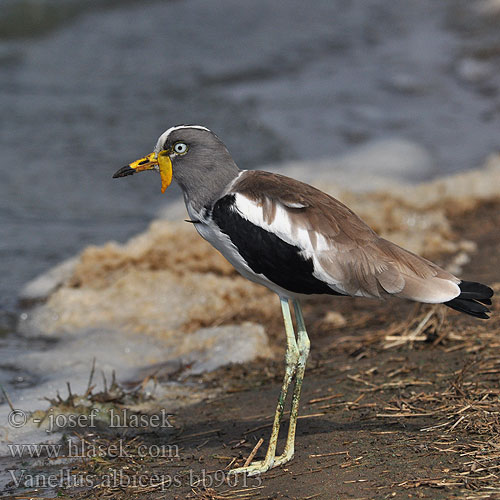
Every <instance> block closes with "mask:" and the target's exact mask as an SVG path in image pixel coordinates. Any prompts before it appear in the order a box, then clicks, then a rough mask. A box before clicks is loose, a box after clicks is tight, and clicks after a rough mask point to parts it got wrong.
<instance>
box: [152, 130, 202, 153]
mask: <svg viewBox="0 0 500 500" xmlns="http://www.w3.org/2000/svg"><path fill="white" fill-rule="evenodd" d="M185 128H194V129H197V130H205V131H206V132H210V129H208V128H207V127H203V126H201V125H177V126H175V127H170V128H169V129H168V130H165V132H163V134H161V135H160V137H159V138H158V141H157V142H156V146H155V149H154V152H155V153H158V152H160V151H161V148H162V146H163V144H165V141H166V140H167V137H168V136H169V135H170V134H171V133H172V132H174V131H175V130H181V129H185Z"/></svg>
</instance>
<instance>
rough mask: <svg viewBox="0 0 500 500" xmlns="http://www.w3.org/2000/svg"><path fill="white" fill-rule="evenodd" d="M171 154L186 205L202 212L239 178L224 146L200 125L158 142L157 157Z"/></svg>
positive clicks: (168, 133) (176, 129) (179, 129)
mask: <svg viewBox="0 0 500 500" xmlns="http://www.w3.org/2000/svg"><path fill="white" fill-rule="evenodd" d="M162 152H168V155H169V157H170V160H171V162H172V177H173V179H174V180H175V181H176V182H177V183H178V184H179V186H180V187H181V189H182V192H183V194H184V199H185V201H186V204H187V203H190V204H191V206H192V207H193V208H194V209H195V210H196V211H199V210H201V209H202V208H203V207H205V206H207V207H208V206H212V205H213V203H214V202H215V201H216V200H217V199H218V198H219V196H220V195H221V194H222V193H223V192H224V189H225V188H226V187H227V186H228V185H229V184H230V183H231V182H232V181H233V180H234V179H235V178H236V177H237V176H238V174H239V172H240V170H239V169H238V167H237V166H236V164H235V163H234V160H233V159H232V157H231V155H230V154H229V151H228V150H227V148H226V146H225V145H224V143H223V142H222V141H221V140H220V139H219V138H218V137H217V136H216V135H215V134H214V133H213V132H212V131H211V130H209V129H207V128H205V127H202V126H200V125H178V126H176V127H172V128H170V129H168V130H167V131H165V132H164V133H163V134H162V135H161V136H160V137H159V139H158V142H157V143H156V147H155V149H154V153H155V155H160V154H161V153H162Z"/></svg>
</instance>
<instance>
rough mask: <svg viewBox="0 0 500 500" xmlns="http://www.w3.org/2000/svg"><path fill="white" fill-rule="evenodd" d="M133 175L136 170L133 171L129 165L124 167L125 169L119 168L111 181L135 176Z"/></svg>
mask: <svg viewBox="0 0 500 500" xmlns="http://www.w3.org/2000/svg"><path fill="white" fill-rule="evenodd" d="M135 173H136V170H134V169H133V168H132V167H130V166H129V165H126V166H125V167H122V168H120V170H117V171H116V172H115V173H114V174H113V179H117V178H118V177H125V176H127V175H132V174H135Z"/></svg>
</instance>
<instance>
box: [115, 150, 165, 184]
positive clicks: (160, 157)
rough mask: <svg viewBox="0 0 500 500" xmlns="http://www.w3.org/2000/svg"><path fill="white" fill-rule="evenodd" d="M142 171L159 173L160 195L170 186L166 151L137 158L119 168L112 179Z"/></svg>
mask: <svg viewBox="0 0 500 500" xmlns="http://www.w3.org/2000/svg"><path fill="white" fill-rule="evenodd" d="M144 170H158V171H159V172H160V177H161V192H162V193H164V192H165V190H166V189H167V188H168V186H170V183H171V182H172V161H171V160H170V156H169V155H168V152H167V151H162V152H161V153H158V154H156V153H150V154H148V155H147V156H145V157H144V158H139V159H138V160H136V161H134V162H132V163H130V164H129V165H126V166H125V167H122V168H120V170H118V171H117V172H115V173H114V175H113V178H117V177H125V176H126V175H132V174H135V173H136V172H142V171H144Z"/></svg>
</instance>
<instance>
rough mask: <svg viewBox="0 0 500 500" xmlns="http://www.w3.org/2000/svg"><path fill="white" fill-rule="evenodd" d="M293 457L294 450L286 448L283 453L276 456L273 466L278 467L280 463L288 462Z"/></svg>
mask: <svg viewBox="0 0 500 500" xmlns="http://www.w3.org/2000/svg"><path fill="white" fill-rule="evenodd" d="M292 458H293V450H290V451H287V450H285V452H284V453H283V455H279V456H277V457H274V463H273V467H278V465H283V464H286V463H287V462H290V460H291V459H292Z"/></svg>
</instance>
